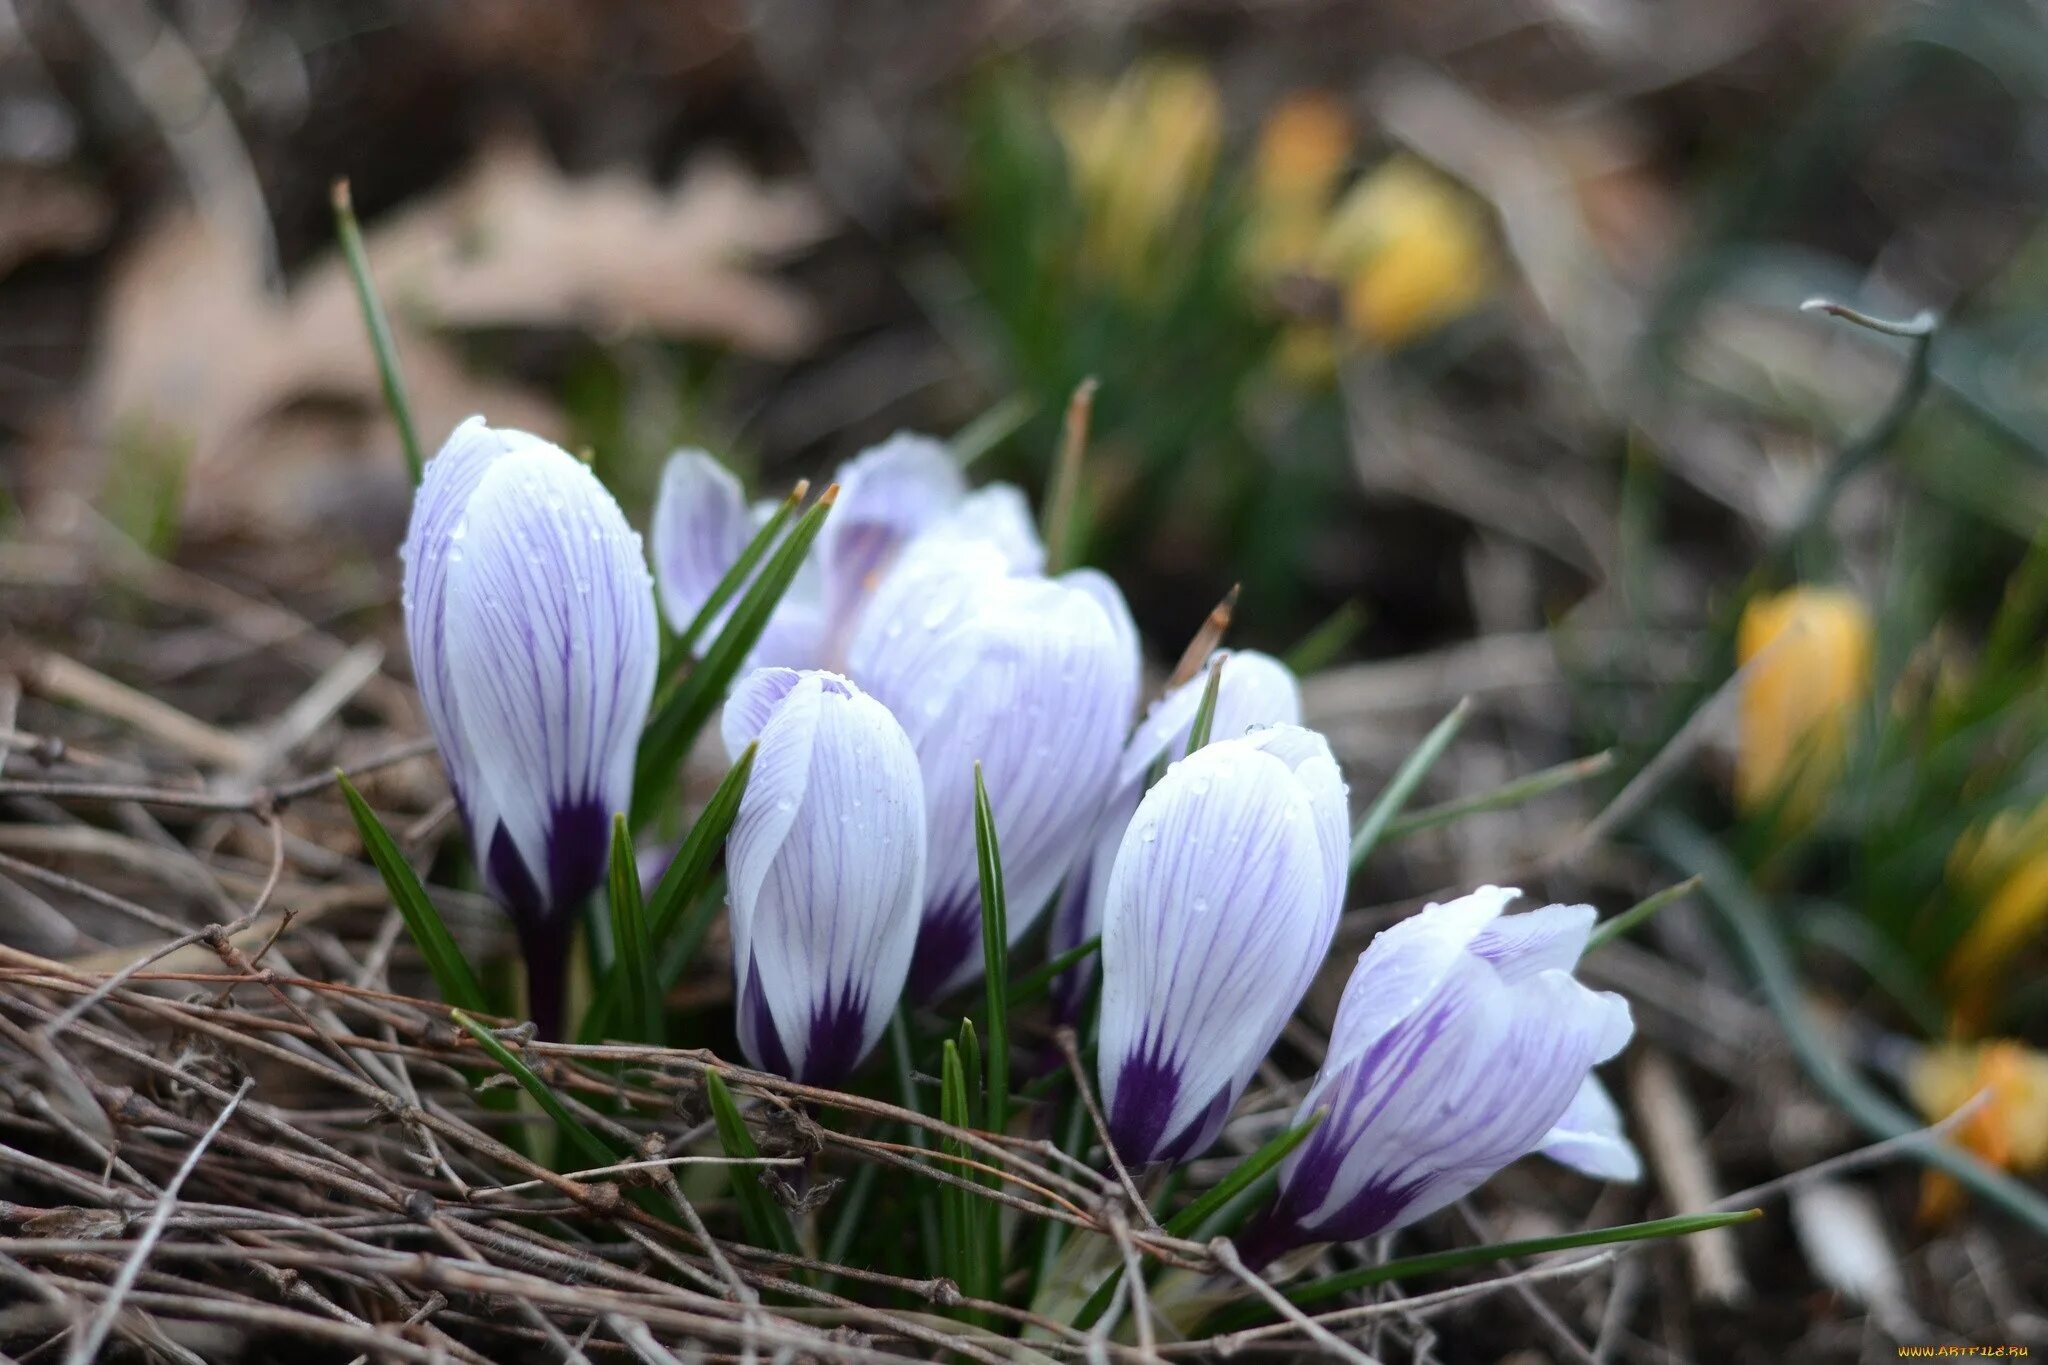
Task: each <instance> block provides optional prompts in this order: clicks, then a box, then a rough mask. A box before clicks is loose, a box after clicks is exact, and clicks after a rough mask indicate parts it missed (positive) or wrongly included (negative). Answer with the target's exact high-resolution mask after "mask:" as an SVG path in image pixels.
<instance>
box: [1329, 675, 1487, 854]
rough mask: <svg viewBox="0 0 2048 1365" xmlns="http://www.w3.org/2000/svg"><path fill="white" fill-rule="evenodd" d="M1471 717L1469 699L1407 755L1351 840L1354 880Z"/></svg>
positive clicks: (1465, 699) (1440, 722)
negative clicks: (1388, 828)
mask: <svg viewBox="0 0 2048 1365" xmlns="http://www.w3.org/2000/svg"><path fill="white" fill-rule="evenodd" d="M1471 714H1472V699H1471V698H1470V697H1466V698H1464V699H1463V700H1461V701H1460V702H1459V703H1458V704H1457V705H1456V706H1453V707H1452V708H1451V710H1450V713H1449V714H1448V715H1446V716H1445V717H1444V718H1443V719H1442V720H1440V721H1438V722H1437V723H1436V726H1435V728H1433V729H1432V730H1431V731H1430V732H1429V733H1428V734H1427V735H1424V736H1423V738H1422V743H1420V744H1418V745H1416V746H1415V752H1413V753H1411V754H1409V755H1408V757H1407V759H1406V761H1404V762H1403V763H1402V764H1401V766H1400V768H1399V769H1398V770H1397V771H1396V772H1395V773H1394V777H1393V780H1392V781H1391V782H1389V783H1387V787H1386V790H1385V791H1383V792H1381V793H1380V794H1379V799H1378V800H1376V801H1374V802H1373V803H1372V808H1371V809H1369V810H1368V811H1366V813H1365V818H1364V819H1363V820H1361V821H1359V822H1358V829H1357V830H1356V831H1355V832H1354V833H1353V834H1352V836H1351V872H1352V875H1353V876H1356V875H1357V873H1358V869H1359V868H1361V867H1363V866H1364V865H1365V860H1366V859H1367V858H1369V857H1371V856H1372V851H1373V850H1374V849H1375V848H1377V847H1379V843H1380V839H1381V837H1382V836H1383V835H1385V834H1386V832H1387V826H1388V825H1389V824H1391V823H1393V819H1394V817H1395V816H1397V815H1399V814H1400V813H1401V808H1402V807H1404V806H1406V805H1407V804H1408V799H1409V798H1410V797H1411V796H1413V795H1415V789H1416V788H1417V787H1419V786H1421V785H1422V779H1423V778H1424V777H1426V776H1428V775H1429V770H1430V769H1431V768H1434V767H1435V766H1436V762H1437V760H1438V759H1440V758H1442V757H1443V756H1444V750H1446V749H1448V748H1450V747H1451V741H1452V740H1454V739H1456V738H1457V737H1458V731H1459V730H1461V729H1463V728H1464V726H1465V720H1466V717H1468V716H1470V715H1471Z"/></svg>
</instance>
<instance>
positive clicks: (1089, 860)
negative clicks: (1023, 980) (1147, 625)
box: [1046, 569, 1348, 1017]
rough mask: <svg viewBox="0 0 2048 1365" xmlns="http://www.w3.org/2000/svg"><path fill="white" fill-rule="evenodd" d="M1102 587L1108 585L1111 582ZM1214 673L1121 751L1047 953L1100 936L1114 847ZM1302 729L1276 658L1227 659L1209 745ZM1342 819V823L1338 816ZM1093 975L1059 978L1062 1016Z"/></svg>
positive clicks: (1291, 684)
mask: <svg viewBox="0 0 2048 1365" xmlns="http://www.w3.org/2000/svg"><path fill="white" fill-rule="evenodd" d="M1084 575H1094V576H1095V577H1098V578H1100V577H1101V575H1099V574H1095V571H1094V570H1092V569H1081V570H1076V571H1075V572H1074V573H1071V574H1067V575H1066V576H1065V578H1066V579H1067V580H1071V581H1075V582H1076V584H1077V586H1086V584H1085V583H1083V582H1082V579H1083V576H1084ZM1102 581H1103V583H1104V584H1108V580H1107V579H1103V580H1102ZM1107 591H1108V592H1110V593H1114V594H1116V598H1115V600H1116V603H1117V605H1118V606H1119V608H1121V605H1122V601H1123V597H1122V594H1121V593H1117V591H1116V588H1115V586H1114V585H1113V584H1109V585H1108V587H1107ZM1123 619H1124V620H1125V621H1126V622H1128V621H1129V613H1128V612H1124V613H1123ZM1131 641H1132V643H1131V648H1132V649H1134V650H1135V649H1136V648H1137V632H1136V628H1135V627H1132V629H1131ZM1213 667H1215V660H1214V659H1211V661H1210V663H1209V665H1208V666H1207V667H1205V668H1204V669H1203V670H1202V672H1201V673H1200V674H1198V675H1197V676H1196V677H1194V678H1193V679H1191V680H1189V681H1188V682H1185V683H1183V684H1181V685H1180V686H1179V687H1177V688H1175V689H1174V690H1173V691H1172V692H1170V693H1168V694H1167V695H1166V696H1165V697H1162V698H1161V699H1160V700H1159V701H1158V702H1156V703H1154V704H1153V706H1152V709H1151V710H1150V711H1149V712H1148V713H1147V714H1146V717H1145V719H1144V721H1143V722H1142V723H1141V724H1140V725H1139V727H1138V729H1137V730H1136V731H1135V732H1133V734H1132V735H1131V738H1130V740H1129V741H1128V742H1127V743H1126V744H1125V745H1124V752H1123V756H1122V758H1121V759H1119V760H1118V765H1117V789H1116V790H1115V791H1114V792H1113V793H1111V795H1110V797H1109V799H1108V800H1107V801H1105V802H1104V803H1103V808H1102V813H1101V814H1100V815H1099V816H1097V817H1096V832H1095V836H1094V839H1093V841H1092V843H1091V844H1090V851H1089V853H1088V854H1087V855H1086V858H1085V861H1083V862H1082V863H1081V864H1079V865H1077V866H1076V867H1075V869H1074V870H1073V872H1071V873H1070V874H1069V875H1068V878H1067V885H1066V887H1065V888H1064V889H1063V890H1062V892H1061V895H1060V904H1059V906H1058V907H1057V908H1056V909H1055V911H1054V915H1053V921H1052V924H1051V925H1050V926H1049V930H1050V931H1049V934H1048V936H1047V942H1046V949H1047V951H1048V952H1049V953H1051V954H1052V955H1053V956H1055V957H1057V956H1058V955H1059V954H1061V953H1064V952H1067V951H1069V950H1071V949H1074V948H1077V947H1079V946H1080V945H1081V944H1083V943H1086V942H1087V941H1088V940H1089V939H1091V938H1093V937H1095V936H1096V935H1097V934H1099V933H1101V932H1102V902H1103V897H1104V895H1105V894H1106V892H1107V891H1108V888H1109V870H1110V867H1111V865H1112V864H1113V863H1114V861H1115V859H1116V850H1117V847H1118V845H1119V844H1121V843H1122V842H1123V833H1124V829H1125V827H1126V826H1128V825H1129V824H1130V820H1131V813H1132V812H1133V811H1135V810H1136V809H1137V808H1138V798H1139V797H1140V796H1142V795H1143V794H1144V791H1145V783H1146V782H1147V781H1148V780H1149V779H1150V778H1151V774H1152V769H1153V767H1154V766H1155V765H1156V764H1157V763H1159V762H1160V761H1162V760H1171V759H1177V758H1179V757H1180V756H1181V755H1182V754H1184V753H1186V752H1187V747H1188V737H1189V735H1190V733H1191V732H1192V731H1193V729H1194V724H1195V713H1196V712H1197V711H1198V710H1200V709H1201V702H1202V693H1203V691H1204V689H1205V688H1206V687H1207V686H1208V676H1209V669H1210V668H1213ZM1300 721H1301V688H1300V686H1299V685H1298V684H1297V683H1296V682H1295V680H1294V674H1293V673H1292V672H1290V671H1289V670H1288V668H1287V666H1286V665H1285V664H1283V663H1281V662H1280V661H1279V660H1278V659H1275V658H1273V657H1272V656H1271V655H1267V654H1260V653H1257V652H1255V651H1250V650H1247V651H1244V652H1242V653H1237V654H1232V655H1230V656H1229V663H1228V664H1227V665H1226V666H1225V668H1224V670H1223V677H1222V680H1221V681H1220V682H1219V683H1218V684H1217V688H1216V711H1215V714H1214V716H1213V717H1212V718H1211V724H1210V727H1209V737H1210V738H1211V739H1212V740H1217V739H1235V738H1238V737H1240V736H1242V735H1244V734H1246V733H1247V732H1249V731H1251V730H1253V729H1254V728H1257V727H1263V726H1269V725H1297V724H1299V723H1300ZM1325 753H1326V754H1327V749H1326V750H1325ZM1338 814H1339V816H1340V818H1342V811H1341V809H1340V810H1339V812H1338ZM1347 853H1348V848H1347ZM1094 972H1095V963H1094V962H1093V961H1092V960H1091V961H1088V962H1084V963H1082V964H1080V965H1079V966H1077V967H1075V968H1073V969H1072V970H1070V971H1066V972H1062V973H1061V974H1060V979H1059V981H1058V982H1056V983H1055V984H1054V987H1053V1001H1054V1005H1055V1008H1056V1009H1058V1010H1059V1011H1060V1013H1061V1014H1062V1015H1063V1016H1066V1017H1070V1016H1071V1014H1072V1012H1073V1011H1074V1010H1075V1009H1076V1008H1078V1006H1079V1003H1080V1001H1081V999H1082V998H1083V997H1085V996H1086V994H1087V992H1088V987H1089V985H1090V983H1091V982H1092V981H1093V979H1094Z"/></svg>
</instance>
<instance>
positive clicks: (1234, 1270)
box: [1209, 1237, 1379, 1365]
mask: <svg viewBox="0 0 2048 1365" xmlns="http://www.w3.org/2000/svg"><path fill="white" fill-rule="evenodd" d="M1209 1254H1210V1255H1212V1256H1214V1257H1215V1258H1216V1264H1217V1265H1219V1266H1221V1267H1223V1269H1225V1270H1227V1271H1229V1272H1230V1273H1231V1274H1232V1275H1235V1276H1236V1277H1237V1278H1238V1279H1239V1280H1241V1281H1243V1282H1244V1284H1245V1286H1246V1287H1247V1288H1248V1289H1250V1290H1251V1291H1252V1292H1253V1293H1254V1294H1257V1295H1258V1296H1259V1297H1260V1298H1262V1299H1264V1300H1265V1301H1266V1303H1267V1304H1268V1305H1269V1306H1270V1307H1271V1308H1272V1309H1273V1311H1274V1312H1276V1313H1278V1314H1280V1315H1281V1316H1282V1317H1284V1318H1286V1319H1287V1320H1288V1321H1289V1322H1290V1323H1292V1324H1294V1325H1295V1326H1296V1327H1299V1328H1300V1329H1301V1330H1302V1331H1304V1332H1306V1333H1307V1334H1308V1335H1309V1337H1310V1338H1312V1339H1313V1340H1314V1341H1316V1342H1317V1343H1319V1344H1320V1345H1321V1346H1322V1347H1323V1348H1324V1349H1325V1350H1327V1351H1328V1352H1329V1353H1330V1354H1331V1355H1334V1356H1336V1357H1337V1358H1338V1359H1340V1360H1348V1361H1350V1362H1352V1365H1379V1362H1377V1361H1375V1360H1374V1359H1373V1358H1372V1357H1371V1356H1369V1355H1367V1354H1366V1353H1365V1352H1363V1351H1361V1350H1359V1349H1358V1348H1357V1347H1356V1346H1353V1345H1352V1344H1351V1343H1350V1342H1348V1341H1345V1340H1344V1339H1343V1338H1341V1337H1339V1336H1338V1335H1337V1334H1336V1333H1334V1332H1332V1331H1331V1330H1330V1329H1329V1328H1327V1327H1325V1326H1324V1325H1323V1324H1322V1323H1320V1322H1318V1321H1316V1319H1314V1318H1312V1317H1310V1316H1309V1315H1308V1314H1306V1313H1304V1312H1302V1311H1301V1310H1300V1309H1299V1308H1296V1307H1295V1306H1294V1305H1293V1304H1292V1303H1290V1302H1288V1300H1287V1296H1286V1295H1285V1294H1282V1293H1281V1292H1280V1291H1279V1290H1277V1289H1275V1288H1274V1287H1273V1286H1272V1285H1270V1284H1267V1283H1266V1280H1265V1277H1264V1276H1261V1275H1258V1274H1256V1273H1254V1272H1253V1271H1251V1270H1250V1269H1248V1268H1247V1267H1246V1266H1245V1263H1244V1261H1243V1260H1242V1259H1241V1258H1240V1257H1239V1256H1238V1254H1237V1248H1236V1247H1235V1246H1233V1245H1232V1244H1231V1241H1230V1239H1229V1238H1228V1237H1218V1238H1217V1239H1216V1240H1215V1241H1213V1242H1211V1243H1209Z"/></svg>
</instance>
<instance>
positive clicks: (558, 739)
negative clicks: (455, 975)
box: [401, 418, 658, 1036]
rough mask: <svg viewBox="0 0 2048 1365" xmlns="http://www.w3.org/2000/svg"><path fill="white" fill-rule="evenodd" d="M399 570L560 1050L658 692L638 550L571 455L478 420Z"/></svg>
mask: <svg viewBox="0 0 2048 1365" xmlns="http://www.w3.org/2000/svg"><path fill="white" fill-rule="evenodd" d="M401 555H402V557H403V558H404V561H405V619H406V636H407V640H408V643H409V644H410V645H411V648H412V656H413V668H414V671H415V673H416V674H417V675H418V678H419V688H420V699H421V701H422V702H423V703H424V705H425V709H426V712H427V720H428V724H429V725H430V726H431V727H432V729H433V732H434V738H435V741H436V742H437V743H438V745H439V746H440V749H441V755H442V759H443V761H444V763H445V764H446V767H447V770H448V779H449V784H450V786H451V787H453V789H454V791H455V796H456V799H457V801H458V803H459V804H460V806H461V808H462V814H463V818H464V820H465V822H466V823H467V825H468V827H469V833H470V841H471V844H472V846H473V847H474V849H475V851H476V857H477V861H478V863H479V864H480V865H481V870H482V872H483V876H484V881H485V884H486V885H487V886H488V887H489V889H490V891H491V893H492V894H493V895H494V896H495V897H496V898H497V900H498V901H499V902H500V903H501V904H502V905H504V906H505V907H506V908H507V909H508V910H510V911H511V912H512V916H513V918H514V920H515V921H516V923H517V924H518V927H519V934H520V940H521V943H522V946H523V947H524V949H525V952H526V959H527V969H528V974H529V983H530V989H529V994H530V996H531V1005H532V1009H533V1012H534V1019H535V1022H536V1023H537V1024H538V1025H539V1026H540V1027H541V1029H542V1030H543V1031H544V1032H545V1033H547V1034H548V1035H549V1036H554V1035H555V1034H556V1033H557V1032H558V1031H559V1028H560V1023H561V1020H560V1010H561V997H562V989H563V984H564V979H565V967H566V961H567V958H568V946H569V936H570V931H571V929H572V927H573V925H574V922H575V913H576V910H577V908H578V907H579V906H580V905H581V904H582V902H583V900H584V898H585V897H587V896H588V895H590V893H591V892H592V891H594V890H595V889H596V888H597V885H598V883H599V881H601V880H602V878H603V876H604V870H605V860H606V856H607V853H608V850H609V848H610V835H611V820H612V816H613V815H614V814H615V813H617V812H619V811H623V810H625V809H626V808H627V806H628V804H629V803H630V800H631V797H632V786H633V756H634V751H635V749H636V748H637V747H638V745H639V742H640V733H641V730H642V728H643V727H644V726H645V724H646V720H647V708H648V704H649V702H650V701H651V699H652V697H653V693H654V670H655V655H656V651H657V648H658V643H657V639H656V622H655V608H654V597H653V593H652V592H651V590H650V587H649V578H648V573H647V566H646V563H645V561H644V560H643V559H642V557H641V549H640V537H639V536H637V535H636V534H634V532H633V530H632V528H630V527H629V526H628V525H627V524H626V519H625V517H624V515H622V514H621V513H620V511H619V507H618V504H617V503H616V502H614V501H613V500H612V496H611V494H609V493H608V492H606V491H605V489H604V486H603V485H602V484H600V483H599V482H598V481H597V478H596V476H595V475H593V474H592V473H591V472H590V470H589V469H587V468H586V467H584V465H583V464H582V463H580V462H579V461H577V460H576V459H574V458H573V457H571V456H570V455H569V454H568V453H567V452H565V451H563V450H561V449H560V448H558V447H556V446H553V445H550V444H549V443H548V442H546V441H543V440H540V439H539V438H537V437H534V436H529V435H526V434H525V433H523V432H517V431H496V430H493V429H491V428H490V427H488V426H485V425H484V422H483V419H482V418H472V419H470V420H469V421H468V422H465V423H463V425H462V426H461V427H459V428H457V429H456V431H455V433H454V435H452V436H450V437H449V438H448V442H447V444H446V445H445V446H443V447H442V450H441V453H440V454H439V455H437V456H436V457H435V458H434V460H433V461H432V462H431V463H429V464H428V465H427V469H426V476H425V478H424V480H423V481H422V483H421V485H420V490H419V494H418V496H417V497H416V498H415V499H414V502H413V512H412V522H411V525H410V527H409V528H408V530H407V534H406V540H405V545H404V547H403V549H402V550H401Z"/></svg>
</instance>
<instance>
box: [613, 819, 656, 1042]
mask: <svg viewBox="0 0 2048 1365" xmlns="http://www.w3.org/2000/svg"><path fill="white" fill-rule="evenodd" d="M608 890H609V892H610V903H611V912H612V951H613V952H614V953H615V954H616V955H617V960H616V961H615V962H614V964H613V967H612V991H613V993H616V994H618V995H620V996H622V997H623V998H624V999H625V1001H626V1017H627V1018H628V1019H629V1020H631V1021H632V1026H633V1028H634V1029H635V1030H636V1032H635V1037H636V1038H637V1039H638V1040H639V1041H640V1042H645V1043H657V1044H658V1043H660V1042H661V1041H662V1036H661V1035H662V1026H661V1025H662V1020H661V987H660V986H659V985H657V984H656V982H655V979H654V950H653V944H652V942H651V941H650V939H649V937H648V933H647V909H646V907H645V906H644V905H643V904H642V903H641V900H640V868H639V861H638V859H637V858H636V857H635V856H634V852H633V833H632V831H631V830H629V829H627V828H626V817H625V816H624V815H615V816H613V817H612V861H611V876H610V879H609V885H608Z"/></svg>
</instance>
